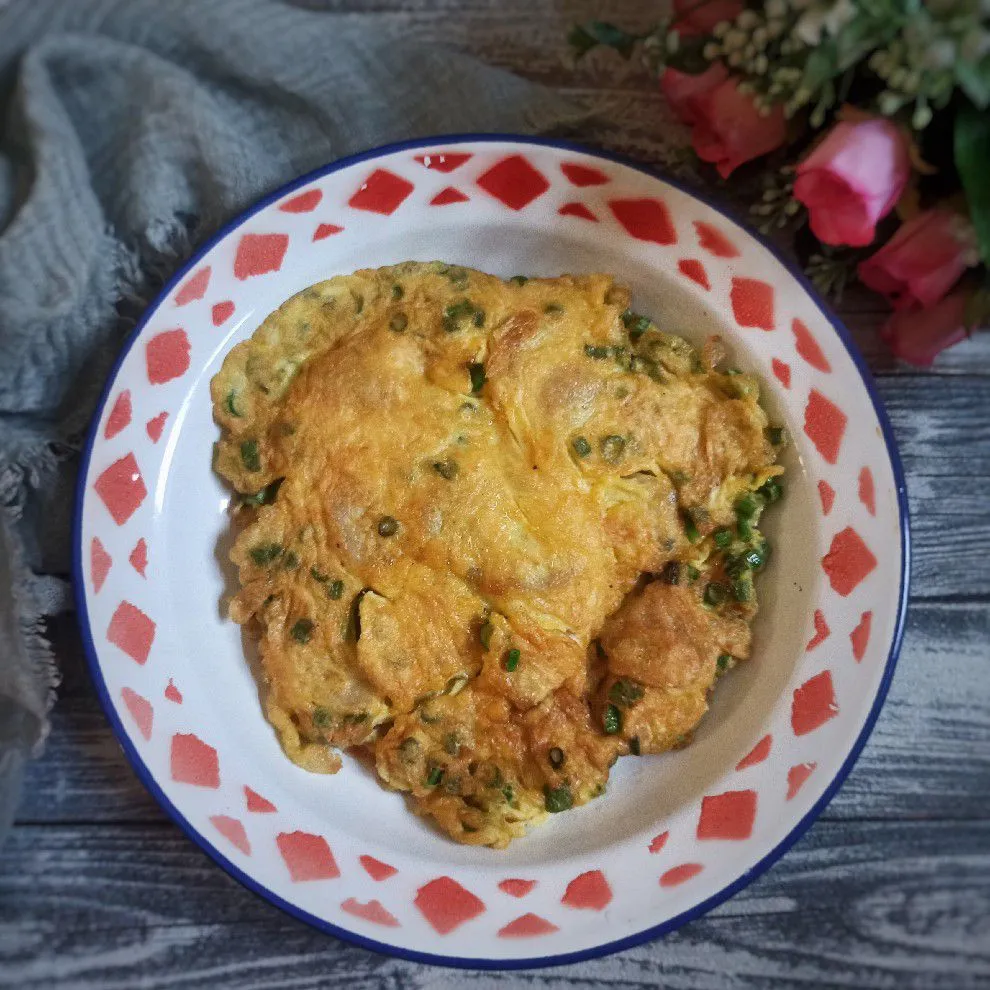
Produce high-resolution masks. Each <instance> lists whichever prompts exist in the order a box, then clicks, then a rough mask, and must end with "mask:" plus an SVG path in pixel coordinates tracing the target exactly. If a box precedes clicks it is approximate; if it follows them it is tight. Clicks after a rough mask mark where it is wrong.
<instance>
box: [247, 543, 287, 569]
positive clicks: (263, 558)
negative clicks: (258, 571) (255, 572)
mask: <svg viewBox="0 0 990 990" xmlns="http://www.w3.org/2000/svg"><path fill="white" fill-rule="evenodd" d="M284 549H285V548H284V547H283V546H282V544H281V543H259V544H258V545H257V546H256V547H251V549H250V551H249V553H250V554H251V559H252V560H253V561H254V562H255V563H256V564H257V565H258V566H259V567H264V566H265V565H266V564H271V563H272V562H273V561H275V560H277V559H278V558H279V557H280V556H281V554H282V551H283V550H284Z"/></svg>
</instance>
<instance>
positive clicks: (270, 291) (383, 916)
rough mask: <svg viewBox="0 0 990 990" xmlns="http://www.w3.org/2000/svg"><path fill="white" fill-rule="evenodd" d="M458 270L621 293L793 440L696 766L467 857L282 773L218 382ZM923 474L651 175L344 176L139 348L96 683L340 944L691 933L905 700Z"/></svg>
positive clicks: (364, 789)
mask: <svg viewBox="0 0 990 990" xmlns="http://www.w3.org/2000/svg"><path fill="white" fill-rule="evenodd" d="M438 258H439V259H443V260H448V261H452V262H456V263H458V264H463V265H468V266H471V267H475V268H480V269H482V270H484V271H488V272H492V273H495V274H499V275H503V276H508V275H512V274H516V273H523V274H527V275H548V276H549V275H558V274H561V273H564V272H585V271H602V270H604V271H610V272H613V273H615V274H617V275H618V276H619V277H620V278H621V279H623V280H625V281H626V282H628V283H629V284H630V285H631V287H632V289H633V293H634V306H635V309H636V310H638V311H641V312H645V313H648V314H650V315H651V316H653V317H654V318H655V319H657V320H658V321H659V322H660V323H661V324H662V325H663V326H665V327H667V328H670V329H673V330H675V331H677V332H679V333H683V334H684V335H685V336H687V337H688V338H690V339H692V340H694V341H697V342H700V341H701V340H702V339H703V338H704V337H705V336H706V335H707V334H708V333H710V332H713V331H716V332H719V333H721V334H722V335H723V337H724V338H725V339H726V341H727V342H728V343H729V345H730V348H731V351H732V353H733V358H732V360H733V362H734V363H735V364H736V365H738V366H739V367H741V368H743V369H745V370H752V371H755V372H757V373H758V374H759V375H760V376H761V377H762V379H763V381H764V382H765V390H764V391H765V395H766V401H767V405H768V407H769V410H770V412H771V417H772V419H773V420H774V421H776V422H779V423H783V424H785V425H786V426H787V427H788V429H789V431H790V433H791V435H792V437H794V438H795V443H794V445H793V446H792V447H790V448H789V449H788V452H787V455H786V457H785V465H786V467H787V475H786V479H785V480H786V489H787V495H786V498H785V499H784V501H783V503H782V504H781V505H780V506H779V507H776V508H775V510H774V512H773V513H771V514H770V517H769V518H770V523H769V532H768V535H769V537H770V539H771V540H772V542H773V545H774V548H775V552H774V557H773V560H772V562H771V564H770V566H769V567H768V569H767V571H766V572H765V573H764V574H763V575H762V576H761V580H760V597H761V601H762V603H763V608H762V610H761V612H760V615H759V617H758V620H757V625H756V629H755V635H756V647H755V654H754V657H753V659H752V661H751V662H750V663H747V664H745V665H743V666H742V667H740V668H738V669H737V670H735V671H734V672H733V673H732V674H731V675H730V676H728V677H727V678H725V680H724V681H723V682H722V683H720V685H719V689H718V691H717V692H716V693H715V697H714V703H713V705H712V710H711V712H710V713H709V714H708V715H707V717H706V718H705V719H704V721H703V723H702V725H701V727H700V729H699V731H698V733H697V736H696V739H695V742H694V743H693V744H692V745H691V746H689V747H688V748H686V749H685V750H683V751H681V752H678V753H675V754H669V755H664V756H655V757H645V758H641V759H639V760H636V759H623V760H620V761H619V763H618V764H617V765H616V767H615V769H614V771H613V773H612V776H611V779H610V781H609V788H608V794H607V795H606V796H605V797H604V798H603V799H601V800H598V801H594V802H592V803H591V804H590V805H587V806H585V807H583V808H580V809H577V810H575V811H573V812H571V813H569V814H565V815H557V816H553V817H552V818H551V819H550V820H549V821H548V822H547V823H546V824H545V825H543V826H542V827H540V828H537V829H536V830H534V831H533V833H532V834H531V835H530V836H529V837H527V838H525V839H523V840H521V841H518V842H516V843H514V844H513V845H512V847H511V848H510V849H508V850H505V851H498V852H497V851H492V850H488V849H476V848H469V847H464V846H458V845H455V844H454V843H453V842H451V841H450V840H449V839H447V838H445V837H443V836H441V835H440V834H439V833H437V832H436V831H434V830H432V829H431V828H430V826H429V825H428V824H427V823H426V822H424V821H423V820H421V819H419V818H418V817H417V816H415V815H414V814H413V813H412V812H411V811H409V809H408V808H407V807H406V804H405V801H404V799H403V798H402V796H401V795H398V794H395V793H389V792H386V791H385V790H384V789H383V788H382V787H381V786H380V785H379V784H378V783H377V782H376V781H375V780H374V779H373V777H372V776H371V775H370V774H369V773H368V772H366V771H365V770H364V769H362V767H361V766H359V765H358V763H357V762H356V761H354V760H351V759H348V758H346V757H345V760H344V768H343V770H342V771H341V772H340V773H338V774H336V775H335V776H331V777H324V776H317V775H313V774H309V773H306V772H305V771H303V770H301V769H299V768H298V767H295V766H294V765H292V764H291V763H289V762H288V761H287V760H286V758H285V757H284V756H283V754H282V751H281V749H280V748H279V745H278V743H277V741H276V739H275V736H274V734H273V732H272V730H271V728H270V727H269V725H268V724H267V722H266V721H265V719H264V718H263V716H262V713H261V708H260V705H259V701H258V691H257V688H256V685H255V682H254V680H253V678H252V676H251V673H250V670H249V667H248V664H247V662H246V661H245V655H244V646H243V644H242V640H241V632H240V629H239V627H238V626H236V625H234V624H233V623H232V622H230V621H228V620H227V619H226V618H225V617H224V614H223V611H222V608H221V604H220V603H221V599H222V598H223V596H224V594H225V589H226V587H227V580H228V577H229V575H228V571H227V567H228V565H227V564H226V546H227V543H226V536H225V533H226V530H227V527H228V517H227V515H226V509H227V504H228V492H227V491H226V490H225V489H224V487H223V486H222V485H221V484H220V482H219V480H218V479H217V478H216V477H215V476H214V474H213V473H212V471H211V469H210V452H211V445H212V442H213V440H214V439H215V438H216V435H217V431H216V428H215V426H214V424H213V422H212V417H211V408H210V396H209V389H208V385H209V381H210V378H211V376H212V375H213V374H214V373H215V372H216V371H217V369H218V368H219V367H220V364H221V362H222V360H223V358H224V355H225V354H226V353H227V352H228V351H229V350H230V348H231V347H232V346H233V345H234V344H235V343H236V342H238V341H240V340H243V339H244V338H246V337H248V336H249V335H250V334H251V333H252V332H253V331H254V330H255V328H256V327H257V326H258V324H259V323H260V322H261V320H262V319H263V318H264V317H265V316H266V315H267V314H268V313H269V312H270V311H271V310H273V309H275V308H276V307H277V306H278V305H279V304H280V303H281V302H283V301H284V300H285V299H286V298H287V297H289V296H290V295H292V294H293V293H295V292H297V291H299V290H300V289H302V288H304V287H305V286H307V285H310V284H311V283H313V282H316V281H319V280H321V279H324V278H328V277H329V276H331V275H334V274H338V273H345V272H351V271H353V270H354V269H357V268H363V267H375V266H379V265H387V264H393V263H395V262H399V261H403V260H406V259H416V260H431V259H438ZM907 564H908V531H907V509H906V502H905V492H904V480H903V475H902V473H901V469H900V466H899V462H898V458H897V453H896V450H895V447H894V441H893V439H892V436H891V433H890V428H889V426H888V424H887V420H886V417H885V415H884V413H883V411H882V409H881V408H880V405H879V402H878V400H877V398H876V395H875V393H874V391H873V388H872V385H871V383H870V378H869V374H868V372H867V371H866V370H865V369H864V367H863V364H862V361H861V360H860V358H859V357H858V355H857V354H856V353H855V351H854V349H853V347H852V345H851V343H850V341H849V336H848V333H847V332H846V331H845V329H844V328H843V327H842V326H841V325H839V324H838V323H837V322H836V321H835V319H834V318H833V317H831V316H830V315H828V314H827V313H826V312H825V311H824V310H823V308H822V307H821V305H820V303H819V302H818V301H817V300H816V299H815V297H814V296H813V294H812V293H811V291H810V290H809V288H808V286H807V284H806V283H805V282H804V280H803V279H802V278H801V277H800V276H798V275H796V274H794V273H793V272H791V271H789V270H788V268H787V267H786V266H785V265H784V264H783V263H782V262H781V261H780V260H779V259H778V258H777V257H776V256H775V255H774V253H773V252H772V251H771V250H770V249H769V248H768V247H767V246H765V245H764V244H762V243H761V242H760V241H759V240H758V239H756V238H755V237H754V236H753V235H751V234H750V233H748V232H747V231H746V230H745V229H743V228H742V227H740V226H739V225H737V224H736V223H735V222H734V221H732V220H731V219H729V218H728V217H727V216H726V215H725V214H723V213H721V212H720V211H718V210H717V209H715V208H714V207H712V206H710V205H708V204H706V203H704V202H702V201H701V200H699V199H698V198H697V197H695V196H694V195H691V194H689V193H687V192H685V191H683V190H681V189H679V188H677V187H676V186H674V185H672V184H671V183H669V182H667V181H664V180H662V179H660V178H658V177H656V176H655V175H653V174H651V173H650V172H648V171H646V170H644V169H641V168H637V167H635V166H633V165H631V164H628V163H625V162H622V161H618V160H616V159H613V158H610V157H607V156H603V155H601V154H597V153H594V152H591V151H588V150H586V149H582V148H580V147H576V146H573V145H567V144H562V143H551V142H545V141H536V140H529V139H522V138H513V137H479V136H475V137H453V138H444V139H437V140H430V141H422V142H415V143H407V144H403V145H394V146H391V147H388V148H383V149H380V150H377V151H373V152H369V153H367V154H364V155H359V156H356V157H354V158H351V159H347V160H344V161H340V162H337V163H336V164H334V165H331V166H328V167H327V168H325V169H322V170H320V171H318V172H316V173H313V174H312V175H308V176H305V177H304V178H302V179H300V180H298V181H297V182H295V183H293V184H292V185H290V186H287V187H286V188H285V189H282V190H280V191H279V192H277V193H275V194H273V195H272V196H270V197H269V198H268V199H266V200H265V201H263V202H262V203H260V204H259V205H258V206H256V207H254V208H253V209H251V210H250V211H248V212H247V213H245V214H244V215H243V216H242V217H240V218H239V219H237V220H236V221H234V222H233V223H232V224H231V225H230V226H229V227H227V229H226V230H224V231H223V232H222V233H221V234H220V235H219V236H218V237H217V238H215V239H214V240H213V242H212V243H210V244H208V245H206V247H205V248H204V249H203V250H202V251H201V252H200V253H199V254H198V255H197V256H196V258H194V259H193V260H192V261H191V262H190V263H189V264H188V265H187V266H186V267H185V269H184V270H183V271H182V272H180V273H179V274H178V275H177V276H176V277H175V279H173V281H172V282H171V283H170V284H169V285H168V286H167V287H166V288H165V290H164V291H163V293H162V295H161V297H160V298H159V300H158V301H157V302H156V303H155V304H154V306H152V307H151V309H150V310H149V312H148V314H147V315H146V317H145V319H144V321H143V322H142V324H141V325H140V326H139V327H138V329H137V330H136V331H135V333H134V335H133V336H132V338H131V339H130V341H129V342H128V344H127V346H126V347H125V348H124V352H123V354H122V355H121V358H120V360H119V362H118V364H117V367H116V369H115V370H114V372H113V375H112V376H111V379H110V382H109V383H108V385H107V389H106V391H105V393H104V396H103V401H102V403H101V406H100V410H99V412H98V414H97V416H96V419H95V422H94V427H93V432H92V435H91V437H90V440H89V444H88V446H87V450H86V456H85V462H84V464H83V469H82V472H81V481H80V485H79V493H78V507H77V534H76V561H75V585H76V592H77V598H78V607H79V616H80V619H81V622H82V626H83V631H84V638H85V642H86V645H87V649H88V652H89V658H90V662H91V666H92V670H93V675H94V678H95V681H96V684H97V686H98V689H99V691H100V694H101V697H102V701H103V704H104V706H105V707H106V710H107V714H108V716H109V718H110V721H111V723H112V724H113V727H114V730H115V732H116V733H117V735H118V736H119V738H120V741H121V743H122V744H123V746H124V749H125V750H126V752H127V754H128V756H129V758H130V760H131V762H132V763H133V764H134V767H135V769H136V771H137V773H138V775H139V776H140V777H141V779H142V780H143V781H144V783H145V784H146V785H147V787H148V788H149V790H150V791H151V792H152V793H153V794H154V795H155V796H156V797H157V798H158V800H159V801H160V802H161V804H162V805H163V806H164V807H165V809H166V810H167V811H168V812H169V813H170V814H171V815H172V816H173V817H174V818H175V819H176V821H177V822H178V823H179V824H180V825H181V826H182V827H183V828H184V829H185V830H186V832H187V833H188V834H189V835H190V837H191V838H193V839H194V841H196V842H197V843H198V844H199V845H200V846H202V847H203V848H204V849H205V850H206V851H207V852H208V853H209V854H210V855H211V856H213V858H214V859H215V860H216V861H217V862H218V863H219V864H220V865H221V866H223V867H224V869H226V870H227V871H228V872H229V873H231V874H232V875H233V876H235V877H237V878H238V879H239V880H241V881H242V882H243V883H244V884H245V885H247V886H248V887H250V888H251V889H252V890H254V891H257V892H258V893H260V894H262V895H263V896H265V897H267V898H268V899H269V900H271V901H273V902H274V903H276V904H278V905H280V906H281V907H283V908H285V909H286V910H287V911H289V912H290V913H292V914H294V915H295V916H297V917H299V918H302V919H304V920H306V921H308V922H310V923H312V924H314V925H316V926H318V927H320V928H323V929H325V930H326V931H329V932H333V933H335V934H337V935H340V936H342V937H344V938H347V939H350V940H352V941H355V942H358V943H359V944H361V945H365V946H368V947H370V948H375V949H380V950H384V951H387V952H392V953H395V954H397V955H402V956H406V957H410V958H415V959H419V960H428V961H433V962H440V963H447V964H452V965H464V966H491V967H512V966H534V965H543V964H550V963H557V962H565V961H575V960H577V959H581V958H587V957H589V956H594V955H600V954H603V953H606V952H610V951H615V950H617V949H620V948H623V947H625V946H629V945H633V944H635V943H637V942H640V941H642V940H644V939H646V938H650V937H652V936H654V935H658V934H661V933H663V932H666V931H669V930H671V929H672V928H674V927H676V926H677V925H679V924H682V923H683V922H684V921H686V920H688V919H690V918H693V917H696V916H697V915H698V914H700V913H701V912H703V911H705V910H707V909H708V908H709V907H711V906H712V905H714V904H716V903H718V902H719V901H721V900H722V899H724V898H725V897H727V896H729V895H730V894H731V893H733V892H734V891H736V890H738V889H739V888H740V887H741V886H742V885H743V884H745V883H747V882H748V881H750V880H751V879H753V877H755V876H757V875H758V874H759V873H760V872H761V871H763V870H764V869H766V868H767V867H768V866H769V865H770V863H772V862H773V860H774V859H776V858H777V857H778V856H780V855H781V854H782V853H783V852H784V851H785V850H786V849H787V848H788V847H789V846H790V845H791V844H792V843H793V842H794V841H795V839H796V838H797V837H798V836H799V835H800V834H801V832H802V831H803V830H804V829H805V828H807V826H808V825H809V824H810V822H811V821H812V820H813V818H814V817H815V815H817V814H818V812H819V811H820V810H821V809H822V807H823V806H824V805H825V803H826V802H827V801H828V800H829V798H830V797H831V796H832V794H833V793H834V792H835V790H836V789H837V787H838V785H839V783H840V782H841V780H842V779H843V778H844V776H845V775H846V774H847V773H848V771H849V769H850V767H851V765H852V763H853V761H854V760H855V758H856V756H857V754H858V753H859V750H860V749H861V747H862V746H863V743H864V742H865V739H866V736H867V734H868V733H869V731H870V729H871V727H872V725H873V722H874V720H875V719H876V716H877V713H878V711H879V708H880V705H881V703H882V700H883V697H884V694H885V692H886V689H887V685H888V682H889V680H890V677H891V674H892V671H893V666H894V662H895V657H896V653H897V648H898V645H899V641H900V636H901V631H902V625H903V619H904V603H905V595H906V588H907Z"/></svg>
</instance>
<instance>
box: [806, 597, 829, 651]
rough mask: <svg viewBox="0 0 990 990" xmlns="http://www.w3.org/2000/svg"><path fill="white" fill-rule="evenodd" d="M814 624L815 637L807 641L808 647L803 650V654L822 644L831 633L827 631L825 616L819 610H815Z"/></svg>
mask: <svg viewBox="0 0 990 990" xmlns="http://www.w3.org/2000/svg"><path fill="white" fill-rule="evenodd" d="M814 623H815V635H814V636H812V637H811V639H809V640H808V645H807V646H806V647H805V648H804V649H805V652H809V651H811V650H813V649H814V648H815V647H816V646H818V644H819V643H824V642H825V640H826V639H828V635H829V633H830V632H831V631H832V630H831V629H829V627H828V623H827V622H826V621H825V615H824V614H823V613H822V610H821V609H820V608H816V609H815V615H814Z"/></svg>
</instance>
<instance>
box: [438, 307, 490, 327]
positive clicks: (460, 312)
mask: <svg viewBox="0 0 990 990" xmlns="http://www.w3.org/2000/svg"><path fill="white" fill-rule="evenodd" d="M474 313H475V307H474V303H473V302H471V300H470V299H461V300H459V301H458V302H455V303H451V304H450V305H449V306H448V307H447V308H446V309H444V311H443V328H444V330H446V331H447V333H456V332H457V331H458V330H460V329H461V324H462V323H463V321H464V320H467V319H469V318H470V317H472V316H474ZM483 319H484V316H482V320H483Z"/></svg>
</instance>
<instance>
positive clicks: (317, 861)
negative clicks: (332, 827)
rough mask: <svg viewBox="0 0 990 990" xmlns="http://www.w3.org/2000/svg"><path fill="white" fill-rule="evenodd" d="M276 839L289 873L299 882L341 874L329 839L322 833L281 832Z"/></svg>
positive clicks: (331, 878)
mask: <svg viewBox="0 0 990 990" xmlns="http://www.w3.org/2000/svg"><path fill="white" fill-rule="evenodd" d="M275 841H276V842H277V843H278V851H279V852H280V853H281V854H282V859H284V860H285V865H286V866H287V867H288V868H289V875H290V876H291V877H292V879H293V880H294V881H295V882H297V883H300V882H303V881H307V880H334V879H336V878H337V877H339V876H340V870H339V869H338V867H337V861H336V860H335V859H334V856H333V852H332V851H331V849H330V846H329V844H328V843H327V840H326V839H324V838H323V836H322V835H312V834H311V833H309V832H279V834H278V835H277V836H276V838H275Z"/></svg>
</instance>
